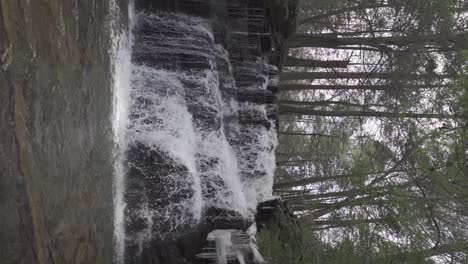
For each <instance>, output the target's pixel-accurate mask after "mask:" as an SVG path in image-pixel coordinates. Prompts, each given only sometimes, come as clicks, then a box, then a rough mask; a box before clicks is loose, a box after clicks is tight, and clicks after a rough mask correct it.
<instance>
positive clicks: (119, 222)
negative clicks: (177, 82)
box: [109, 0, 134, 264]
mask: <svg viewBox="0 0 468 264" xmlns="http://www.w3.org/2000/svg"><path fill="white" fill-rule="evenodd" d="M109 16H110V20H109V24H110V31H111V38H112V39H111V41H112V42H111V50H110V57H111V70H112V86H113V113H112V119H113V120H112V124H113V134H114V182H113V192H114V193H113V196H114V262H115V263H117V264H122V263H123V256H124V248H125V247H124V246H125V244H124V241H125V231H124V209H125V202H124V199H123V194H124V191H125V189H124V176H125V171H124V169H123V153H124V150H125V143H124V140H123V139H124V136H125V134H126V127H127V125H128V122H129V120H128V105H129V97H130V76H131V73H130V70H131V67H130V66H131V64H130V59H131V45H132V35H131V30H130V29H131V28H132V27H133V22H134V10H133V4H132V2H131V1H130V4H129V6H128V17H127V16H126V15H125V14H123V13H122V10H121V9H120V7H119V5H118V3H117V2H116V0H112V1H110V3H109ZM127 18H128V25H123V24H122V21H126V19H127Z"/></svg>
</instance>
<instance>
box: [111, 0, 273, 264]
mask: <svg viewBox="0 0 468 264" xmlns="http://www.w3.org/2000/svg"><path fill="white" fill-rule="evenodd" d="M176 2H177V1H176ZM189 2H190V1H189ZM260 2H261V1H260ZM218 4H219V5H217V7H216V9H218V10H224V11H226V10H230V11H229V12H232V14H231V17H230V16H229V12H228V14H223V15H224V16H226V17H221V14H220V13H219V12H218V13H216V12H215V11H212V12H211V13H212V14H213V12H215V14H218V15H217V16H216V19H214V18H213V15H212V14H211V15H206V16H194V15H186V14H182V12H167V11H159V10H158V11H154V10H147V9H142V8H138V9H137V10H136V11H135V9H134V8H133V6H132V7H131V8H129V10H130V14H129V17H130V19H129V21H130V22H129V27H128V28H129V30H127V31H126V30H123V31H120V32H116V34H114V35H115V36H114V39H115V40H114V50H115V54H116V58H117V59H116V61H115V62H114V69H115V72H114V76H115V78H114V83H115V90H116V94H115V95H116V96H115V100H114V132H115V140H116V142H117V147H116V169H115V170H116V177H115V184H114V185H115V188H114V190H115V195H114V197H115V200H114V202H115V237H116V259H117V262H120V263H124V262H125V263H138V261H137V259H138V257H137V256H139V255H141V254H142V253H143V252H144V251H145V248H147V247H148V245H149V244H150V243H152V242H154V241H165V240H170V239H177V238H179V237H181V236H183V235H185V234H187V233H190V232H193V231H194V230H197V229H200V228H201V226H204V228H206V229H208V230H213V229H229V228H234V229H236V228H244V227H246V226H248V225H250V224H252V223H253V221H254V216H255V210H256V206H257V204H258V202H260V201H264V200H266V199H268V198H270V196H271V188H272V184H273V171H274V164H275V162H274V149H275V146H276V132H275V111H276V109H275V107H274V104H273V99H272V98H274V94H273V93H272V92H271V91H270V90H269V89H270V88H271V87H274V86H276V85H277V70H276V68H275V67H274V66H271V65H269V64H268V63H267V57H266V56H264V54H263V51H262V50H261V45H260V42H261V41H262V37H263V36H265V34H266V33H265V32H263V31H256V30H255V29H254V30H252V25H255V23H261V22H262V19H259V18H258V16H259V15H261V13H259V12H260V10H261V9H259V8H252V7H249V6H243V5H242V4H241V3H236V2H235V1H234V2H231V3H218ZM228 26H229V27H228ZM257 26H258V25H257ZM254 28H255V27H254ZM252 36H254V37H253V38H252ZM255 41H258V42H259V43H257V44H256V42H255ZM219 232H220V233H222V232H223V231H219ZM226 232H227V231H226ZM223 234H224V233H223ZM229 234H230V233H229ZM221 237H223V236H221ZM220 261H221V260H220ZM239 261H240V260H239ZM220 263H222V262H220Z"/></svg>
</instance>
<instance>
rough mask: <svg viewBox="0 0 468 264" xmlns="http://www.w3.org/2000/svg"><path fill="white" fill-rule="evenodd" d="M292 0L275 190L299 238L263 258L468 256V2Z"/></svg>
mask: <svg viewBox="0 0 468 264" xmlns="http://www.w3.org/2000/svg"><path fill="white" fill-rule="evenodd" d="M289 8H290V9H289V15H290V17H294V22H291V25H288V26H289V27H293V28H294V29H293V30H292V32H291V34H288V35H287V36H285V37H284V39H283V41H284V45H283V47H282V52H281V54H280V55H281V56H280V60H281V62H282V65H283V67H282V69H281V78H280V80H281V82H280V86H279V91H280V96H279V101H278V104H279V106H278V109H279V131H278V133H279V146H278V148H277V150H276V165H277V171H276V175H275V184H274V194H275V195H277V196H281V197H282V199H283V200H285V201H287V203H288V206H289V207H290V208H291V210H293V211H294V215H295V216H296V217H297V221H298V222H299V225H300V229H301V233H302V234H303V238H302V239H303V241H302V242H301V243H300V246H299V248H297V247H296V249H294V248H292V247H291V248H290V250H289V251H288V250H286V251H287V252H286V251H285V252H286V253H285V252H282V253H277V252H278V251H277V250H275V243H274V242H271V243H265V245H263V251H264V252H267V253H266V259H269V260H270V262H271V263H285V262H281V260H280V259H281V258H280V257H278V255H279V254H286V255H287V254H289V255H290V256H289V260H288V261H289V262H287V263H467V261H468V228H467V227H468V127H467V125H468V122H467V121H468V75H467V74H468V63H467V61H468V33H467V29H468V16H467V15H468V12H467V11H468V2H467V1H465V0H301V1H299V0H298V1H289ZM272 233H274V232H273V231H272V232H271V234H268V232H263V233H262V235H263V236H264V237H263V238H262V239H263V242H265V241H266V240H268V239H267V238H265V237H268V236H269V235H273V234H272ZM291 239H292V238H291ZM288 243H290V244H291V243H295V242H288ZM283 249H284V247H283ZM275 254H276V255H275Z"/></svg>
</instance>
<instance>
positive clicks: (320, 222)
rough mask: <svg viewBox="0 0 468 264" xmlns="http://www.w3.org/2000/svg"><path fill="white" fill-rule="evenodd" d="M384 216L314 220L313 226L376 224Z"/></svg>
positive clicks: (382, 219)
mask: <svg viewBox="0 0 468 264" xmlns="http://www.w3.org/2000/svg"><path fill="white" fill-rule="evenodd" d="M385 220H386V219H385V218H376V219H352V220H315V221H314V225H315V226H324V225H325V226H329V228H331V227H346V226H353V225H359V224H376V223H383V222H385Z"/></svg>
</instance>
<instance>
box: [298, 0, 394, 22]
mask: <svg viewBox="0 0 468 264" xmlns="http://www.w3.org/2000/svg"><path fill="white" fill-rule="evenodd" d="M392 6H393V5H389V4H380V5H379V4H377V5H375V4H374V5H372V4H361V5H356V6H350V7H344V8H341V9H337V10H333V11H329V12H326V13H324V14H320V15H316V16H313V17H308V18H305V19H302V20H301V21H299V24H301V25H303V24H309V23H314V22H316V21H317V20H320V19H324V18H327V17H330V16H336V15H339V14H343V13H346V12H353V11H359V10H364V9H369V8H384V7H392Z"/></svg>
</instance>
